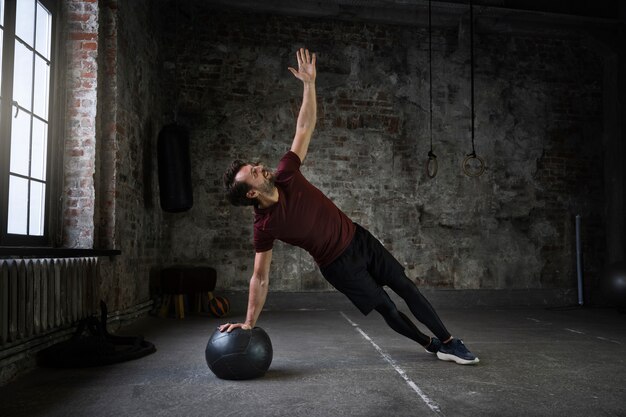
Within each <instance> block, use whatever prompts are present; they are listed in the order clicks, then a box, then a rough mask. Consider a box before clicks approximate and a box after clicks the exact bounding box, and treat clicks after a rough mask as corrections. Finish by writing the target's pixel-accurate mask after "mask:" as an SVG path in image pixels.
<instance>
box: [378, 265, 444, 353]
mask: <svg viewBox="0 0 626 417" xmlns="http://www.w3.org/2000/svg"><path fill="white" fill-rule="evenodd" d="M387 285H388V286H389V288H391V289H392V290H393V291H394V292H395V293H396V294H398V295H399V296H400V297H402V299H403V300H404V301H405V302H406V304H407V306H408V307H409V310H411V313H413V315H414V316H415V318H416V319H418V320H419V321H420V322H421V323H423V324H424V325H425V326H426V327H428V329H429V330H430V331H431V332H433V334H434V335H435V336H437V337H438V338H439V340H441V341H442V342H444V343H445V342H447V341H449V339H450V338H451V337H452V335H451V334H450V332H448V330H447V329H446V327H445V326H444V325H443V323H442V322H441V319H440V318H439V315H438V314H437V312H436V311H435V309H434V308H433V306H432V305H430V303H429V302H428V300H427V299H426V298H425V297H424V296H423V295H422V293H421V292H420V291H419V289H417V286H416V285H415V284H414V283H413V281H411V280H410V279H408V278H407V277H406V275H404V272H403V273H402V276H395V277H393V279H389V280H388V282H387Z"/></svg>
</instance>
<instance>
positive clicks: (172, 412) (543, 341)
mask: <svg viewBox="0 0 626 417" xmlns="http://www.w3.org/2000/svg"><path fill="white" fill-rule="evenodd" d="M439 313H440V315H441V317H442V319H443V320H444V323H446V325H447V327H448V328H449V330H450V331H452V332H453V334H454V335H458V336H460V337H462V338H463V339H464V340H465V342H466V344H467V345H468V346H469V347H470V348H471V349H472V351H474V352H475V353H476V354H477V355H478V356H479V357H480V360H481V362H480V364H479V365H477V366H473V367H468V366H460V365H456V364H453V363H450V362H443V361H440V360H437V359H436V358H435V357H433V356H431V355H428V354H427V353H425V352H424V351H423V350H422V349H421V348H418V347H416V346H415V345H414V344H413V342H411V341H409V340H408V339H405V338H403V337H402V336H400V335H398V334H396V333H394V332H393V331H392V330H390V329H389V328H387V327H386V325H385V324H384V322H383V321H382V319H381V318H380V317H379V316H377V315H376V314H375V313H373V314H370V316H368V317H363V316H362V315H361V314H360V313H359V312H358V311H357V310H356V309H354V308H353V307H351V306H350V305H346V308H345V309H342V311H339V310H337V311H335V310H332V311H331V310H326V311H325V310H311V311H297V310H294V311H267V312H264V313H263V314H262V316H261V320H260V322H259V323H258V324H259V325H260V326H261V327H263V328H264V329H265V330H266V331H267V332H268V334H269V335H270V337H271V338H272V343H273V346H274V360H273V362H272V365H271V367H270V370H269V371H268V373H267V374H266V375H265V377H263V378H261V379H257V380H250V381H239V382H236V381H224V380H219V379H217V378H216V377H215V376H214V375H213V374H212V373H211V372H210V371H209V369H208V368H207V366H206V363H205V361H204V348H205V346H206V341H207V340H208V337H209V335H210V333H211V332H212V331H213V329H214V328H215V327H216V325H217V324H218V323H220V322H221V320H216V319H213V318H207V317H197V316H196V317H189V318H186V319H184V320H181V321H177V320H174V319H157V318H154V317H146V318H144V319H142V320H140V321H139V322H137V323H135V324H133V325H132V326H130V327H127V328H125V329H124V331H123V332H120V334H122V333H124V334H143V335H144V336H145V338H146V339H147V340H149V341H151V342H153V343H155V345H156V346H157V349H158V351H157V353H155V354H153V355H150V356H147V357H144V358H142V359H139V360H135V361H131V362H126V363H121V364H117V365H113V366H108V367H100V368H91V369H72V370H55V369H36V370H34V371H32V372H30V373H28V374H26V375H24V376H23V377H21V378H19V379H17V380H15V381H14V382H12V383H10V384H8V385H6V386H4V387H2V388H0V416H3V417H9V416H62V417H66V416H212V415H215V416H220V417H226V416H320V417H329V416H385V417H386V416H437V415H440V416H568V417H576V416H581V417H583V416H584V417H590V416H626V372H625V371H626V364H625V360H624V356H625V355H626V350H625V347H626V326H625V320H624V318H625V316H624V315H623V314H619V313H617V312H616V311H615V310H611V309H578V310H548V309H543V308H537V309H463V310H449V309H444V310H440V311H439ZM241 318H242V316H241V315H237V316H235V317H231V320H237V319H241Z"/></svg>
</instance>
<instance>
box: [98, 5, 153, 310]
mask: <svg viewBox="0 0 626 417" xmlns="http://www.w3.org/2000/svg"><path fill="white" fill-rule="evenodd" d="M100 8H101V14H102V23H101V27H102V30H101V37H102V44H103V48H102V51H103V53H102V56H103V63H102V69H103V70H102V71H101V72H100V77H101V80H102V83H101V85H102V90H101V91H100V98H101V100H100V103H101V105H100V107H99V109H98V111H99V115H100V126H101V129H100V132H99V139H100V144H99V145H100V146H99V149H98V168H99V169H98V175H99V176H98V185H99V187H98V189H97V190H96V196H97V199H98V209H99V211H98V213H97V219H98V223H97V224H98V226H99V228H98V232H99V234H98V240H97V241H98V243H99V247H102V248H108V249H120V250H121V253H122V254H121V255H120V256H117V257H115V258H112V259H108V260H107V259H102V262H101V283H100V292H101V296H102V298H103V299H104V300H105V301H107V303H109V308H110V309H111V310H115V309H124V308H128V307H132V306H134V305H137V304H139V303H141V302H145V301H146V300H148V299H149V298H150V291H149V286H150V277H151V271H153V270H155V269H157V268H158V265H159V263H160V247H159V242H161V241H163V240H164V239H161V238H160V236H161V234H162V233H163V230H162V227H161V225H162V224H163V221H162V214H161V211H160V209H159V208H158V199H156V196H157V193H158V184H157V181H156V176H155V174H154V170H155V169H156V136H157V132H158V129H159V126H160V125H161V119H160V115H161V110H160V105H161V103H160V102H159V101H158V99H157V98H158V96H159V94H160V85H159V82H158V72H157V71H156V70H155V68H156V67H157V66H158V65H157V62H158V59H159V58H158V51H159V36H158V33H159V29H158V27H156V25H155V18H156V11H155V10H154V8H152V7H151V6H150V2H148V1H119V2H118V1H114V0H106V1H101V2H100Z"/></svg>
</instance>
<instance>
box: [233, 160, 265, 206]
mask: <svg viewBox="0 0 626 417" xmlns="http://www.w3.org/2000/svg"><path fill="white" fill-rule="evenodd" d="M235 181H237V182H245V183H246V184H248V185H250V187H252V190H250V191H249V192H248V193H249V194H250V193H253V195H252V196H249V197H250V198H255V197H256V194H255V193H254V192H256V193H264V194H271V193H272V192H273V191H274V173H273V172H272V171H270V170H268V169H267V168H265V167H264V166H263V165H261V164H258V163H257V164H247V165H244V166H242V167H241V169H240V170H239V172H238V173H237V175H236V176H235Z"/></svg>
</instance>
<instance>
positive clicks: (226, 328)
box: [220, 323, 252, 333]
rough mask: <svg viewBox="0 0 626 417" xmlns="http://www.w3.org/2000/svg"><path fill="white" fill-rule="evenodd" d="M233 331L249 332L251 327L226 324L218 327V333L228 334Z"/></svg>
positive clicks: (240, 324) (243, 324)
mask: <svg viewBox="0 0 626 417" xmlns="http://www.w3.org/2000/svg"><path fill="white" fill-rule="evenodd" d="M233 329H243V330H251V329H252V326H250V325H249V324H246V323H226V324H222V325H221V326H220V332H224V331H226V332H228V333H230V332H231V331H232V330H233Z"/></svg>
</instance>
